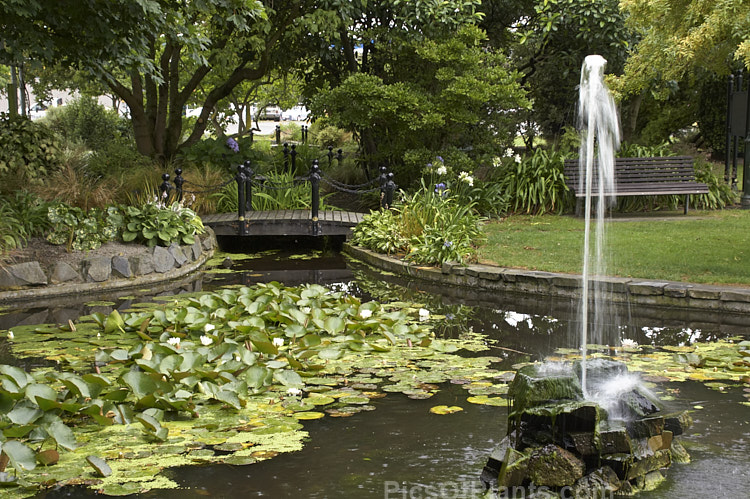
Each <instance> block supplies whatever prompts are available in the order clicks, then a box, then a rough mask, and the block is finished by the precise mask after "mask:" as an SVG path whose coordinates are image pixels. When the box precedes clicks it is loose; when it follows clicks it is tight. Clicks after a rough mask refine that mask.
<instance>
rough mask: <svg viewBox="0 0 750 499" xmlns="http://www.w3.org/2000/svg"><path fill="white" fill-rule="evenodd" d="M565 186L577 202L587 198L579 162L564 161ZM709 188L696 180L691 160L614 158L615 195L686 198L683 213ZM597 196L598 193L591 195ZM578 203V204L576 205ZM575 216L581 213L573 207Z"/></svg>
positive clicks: (666, 157) (675, 158) (681, 157)
mask: <svg viewBox="0 0 750 499" xmlns="http://www.w3.org/2000/svg"><path fill="white" fill-rule="evenodd" d="M563 171H564V174H565V184H566V185H567V186H568V188H569V189H570V190H571V191H573V193H574V194H575V197H576V201H580V200H581V199H583V198H585V197H586V190H585V186H584V188H583V189H580V190H579V178H580V177H579V170H578V159H566V160H565V164H564V170H563ZM707 193H708V186H707V185H706V184H702V183H700V182H697V181H696V180H695V170H694V169H693V158H692V157H690V156H664V157H656V158H615V191H614V192H605V195H614V196H671V195H684V196H685V214H687V212H688V207H689V206H690V195H691V194H707ZM594 195H595V196H596V195H597V193H594ZM577 204H578V203H577ZM576 213H580V211H579V207H578V206H577V207H576Z"/></svg>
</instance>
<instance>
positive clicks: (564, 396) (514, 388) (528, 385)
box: [508, 363, 583, 413]
mask: <svg viewBox="0 0 750 499" xmlns="http://www.w3.org/2000/svg"><path fill="white" fill-rule="evenodd" d="M508 395H509V396H510V397H511V399H513V410H514V411H515V412H516V413H520V412H522V411H524V410H526V409H529V408H532V407H536V406H538V405H542V404H549V403H550V402H552V401H558V400H581V399H582V398H583V391H582V390H581V382H580V381H579V379H578V376H576V374H575V373H574V372H573V370H572V369H571V368H570V367H569V366H567V365H566V364H556V363H547V364H532V365H528V366H524V367H522V368H521V369H519V370H518V372H517V373H516V376H515V378H514V379H513V383H511V385H510V388H509V390H508Z"/></svg>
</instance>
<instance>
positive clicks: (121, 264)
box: [112, 255, 133, 279]
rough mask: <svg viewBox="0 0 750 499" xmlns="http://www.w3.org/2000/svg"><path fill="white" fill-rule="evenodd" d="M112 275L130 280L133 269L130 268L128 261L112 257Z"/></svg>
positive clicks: (122, 257)
mask: <svg viewBox="0 0 750 499" xmlns="http://www.w3.org/2000/svg"><path fill="white" fill-rule="evenodd" d="M112 273H113V274H114V275H115V276H118V277H125V278H126V279H127V278H130V277H132V276H133V269H132V268H131V267H130V260H128V259H127V258H125V257H124V256H120V255H117V256H113V257H112Z"/></svg>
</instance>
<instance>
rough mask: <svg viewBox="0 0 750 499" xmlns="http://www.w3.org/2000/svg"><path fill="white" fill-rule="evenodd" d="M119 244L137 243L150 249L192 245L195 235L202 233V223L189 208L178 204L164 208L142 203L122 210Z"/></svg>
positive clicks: (157, 204) (154, 204)
mask: <svg viewBox="0 0 750 499" xmlns="http://www.w3.org/2000/svg"><path fill="white" fill-rule="evenodd" d="M122 211H123V217H124V221H123V231H122V240H123V241H125V242H126V243H128V242H132V241H137V242H141V243H144V244H146V245H148V246H149V247H153V246H157V245H158V246H169V245H170V244H172V243H173V242H176V243H178V244H193V243H194V242H195V237H194V236H195V234H200V233H202V232H203V222H202V221H201V219H200V217H199V216H198V215H197V214H196V213H195V212H194V211H193V210H191V209H190V208H185V207H184V206H182V205H181V204H180V203H173V204H172V205H171V206H164V205H162V204H159V203H145V204H144V205H143V206H141V207H136V206H126V207H124V208H123V210H122Z"/></svg>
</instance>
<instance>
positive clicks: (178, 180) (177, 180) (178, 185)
mask: <svg viewBox="0 0 750 499" xmlns="http://www.w3.org/2000/svg"><path fill="white" fill-rule="evenodd" d="M174 173H175V177H174V186H175V190H176V191H177V202H178V203H181V202H182V184H184V183H185V179H184V178H182V168H176V169H175V171H174Z"/></svg>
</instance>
